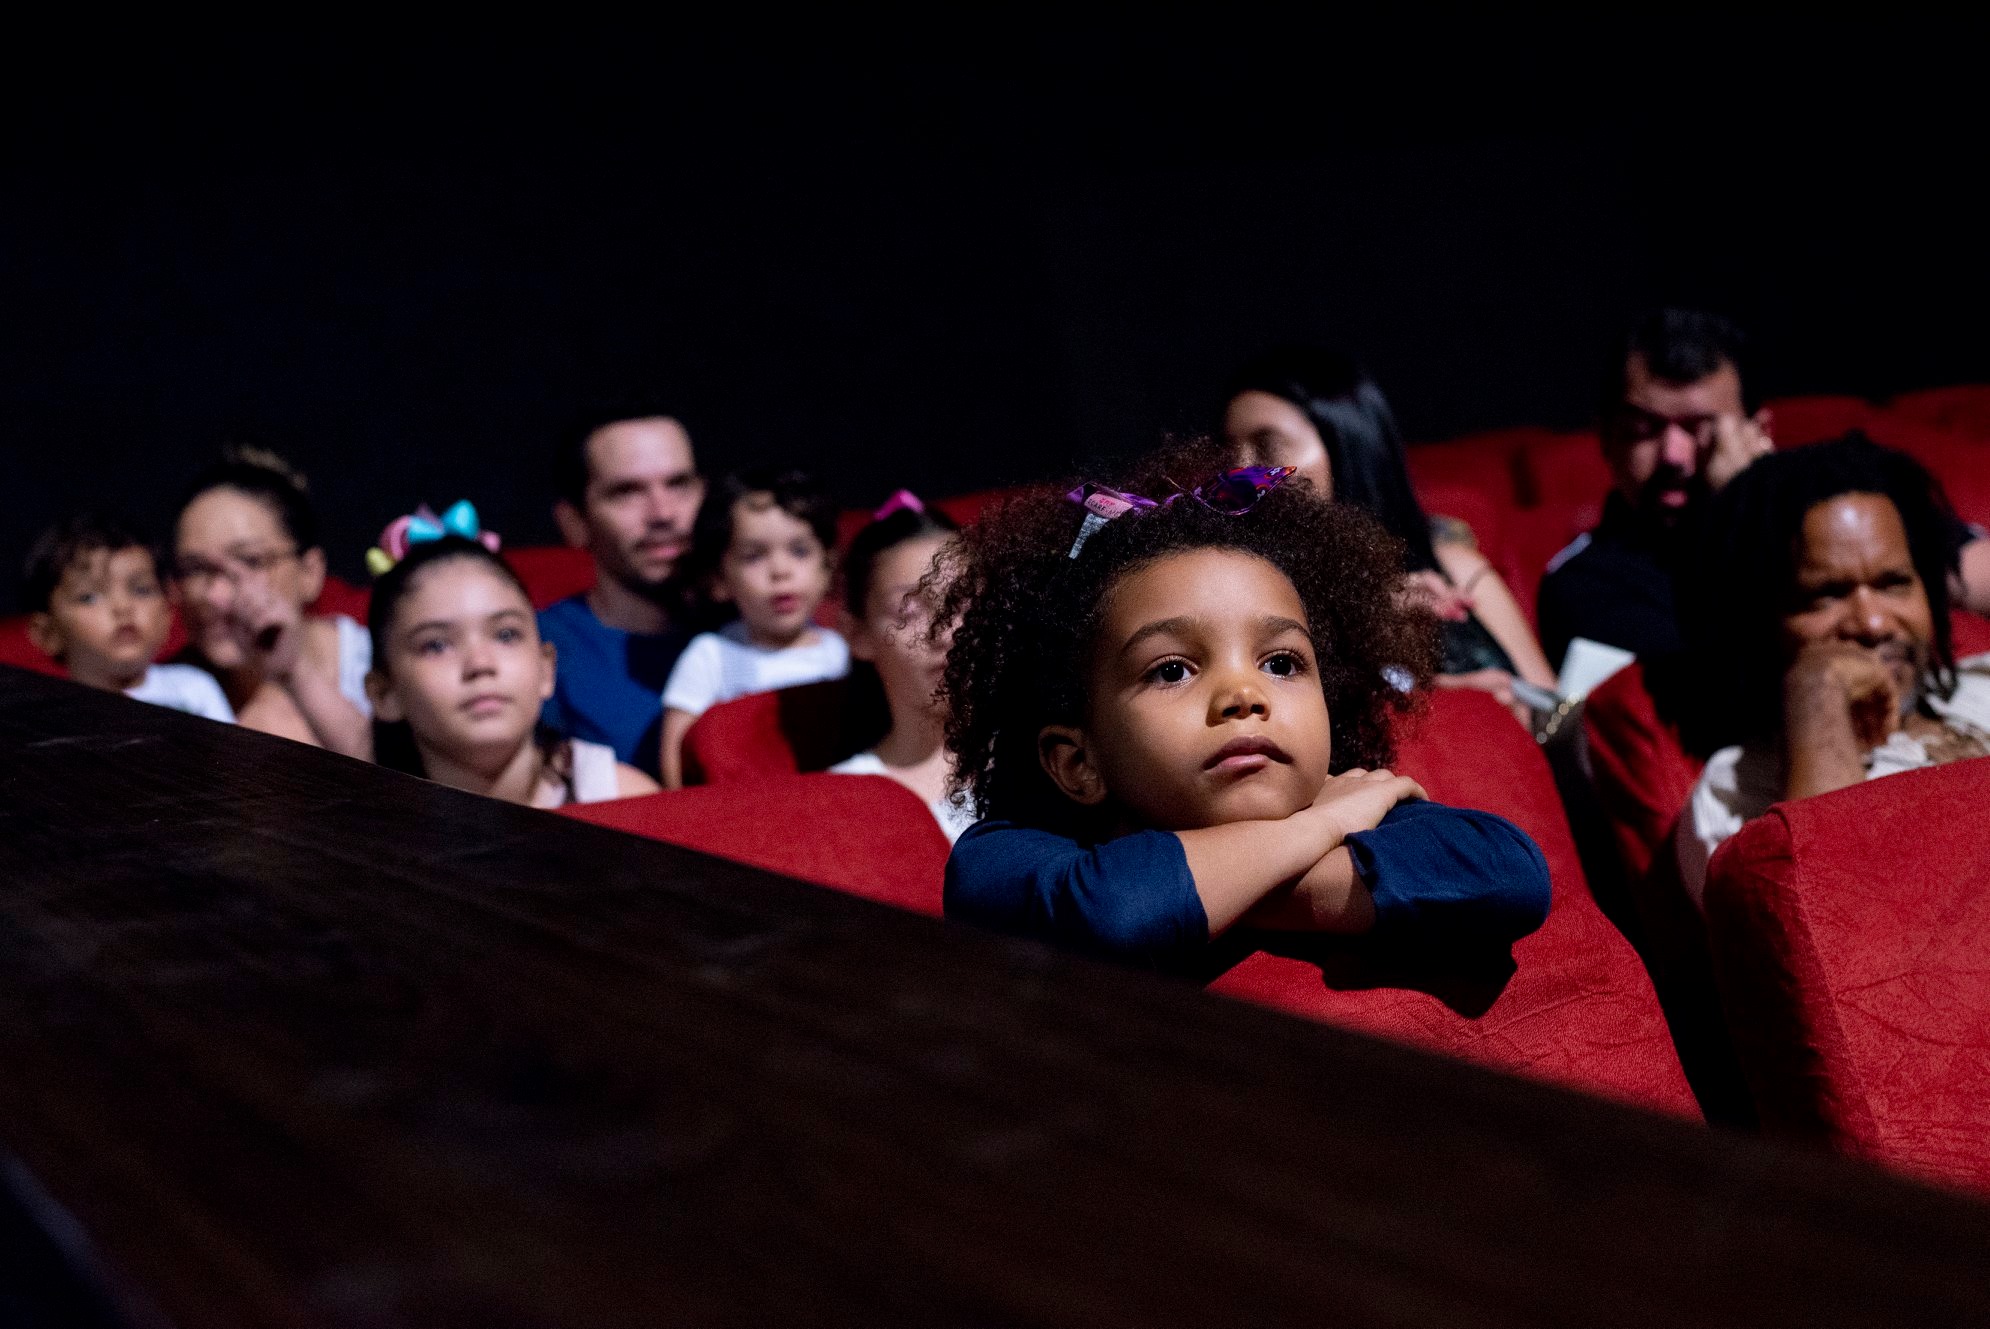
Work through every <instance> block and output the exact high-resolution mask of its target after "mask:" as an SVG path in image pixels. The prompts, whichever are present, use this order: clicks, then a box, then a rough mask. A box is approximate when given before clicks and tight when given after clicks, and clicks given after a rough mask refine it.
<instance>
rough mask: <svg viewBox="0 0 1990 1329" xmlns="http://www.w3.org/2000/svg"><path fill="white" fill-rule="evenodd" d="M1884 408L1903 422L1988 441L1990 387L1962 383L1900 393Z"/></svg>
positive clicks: (1988, 385)
mask: <svg viewBox="0 0 1990 1329" xmlns="http://www.w3.org/2000/svg"><path fill="white" fill-rule="evenodd" d="M1886 409H1887V411H1888V412H1889V413H1890V414H1893V415H1897V416H1900V417H1902V418H1903V419H1908V420H1915V421H1919V422H1920V423H1922V424H1927V425H1935V426H1937V427H1939V428H1942V429H1953V430H1959V431H1961V432H1962V433H1965V434H1974V435H1976V436H1977V437H1980V438H1990V384H1986V383H1963V384H1958V385H1957V386H1955V387H1952V388H1929V389H1927V390H1925V391H1922V392H1903V393H1901V394H1900V395H1899V396H1898V397H1895V398H1894V399H1893V400H1892V401H1890V402H1888V403H1887V404H1886Z"/></svg>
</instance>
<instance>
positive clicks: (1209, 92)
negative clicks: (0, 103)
mask: <svg viewBox="0 0 1990 1329" xmlns="http://www.w3.org/2000/svg"><path fill="white" fill-rule="evenodd" d="M962 21H963V20H961V19H959V18H958V17H957V16H956V17H954V18H952V19H950V21H949V26H946V27H944V28H942V27H933V28H930V29H917V28H895V29H892V30H889V31H887V30H881V29H880V30H869V31H856V30H851V29H845V28H837V29H823V30H819V31H799V30H794V29H792V28H787V27H784V26H782V24H781V23H780V22H778V21H776V20H774V19H773V18H772V17H769V18H768V19H767V22H766V24H765V25H764V29H763V30H761V31H756V32H753V33H750V34H749V33H746V32H743V31H733V32H729V33H717V32H706V33H698V34H690V33H683V32H679V33H675V34H672V35H669V36H667V37H658V36H656V35H654V34H650V35H640V36H639V35H636V34H626V35H623V36H620V37H610V36H602V37H600V38H598V39H593V40H590V41H587V42H563V41H558V40H546V41H537V42H535V41H532V40H528V39H527V38H526V37H523V36H517V37H509V36H490V37H484V38H478V39H475V40H470V41H465V42H456V43H443V42H438V41H429V42H413V43H410V42H407V41H398V40H397V41H395V42H392V43H389V42H386V41H384V40H382V41H379V42H377V43H372V42H368V41H366V40H362V38H361V37H360V36H359V35H356V34H351V33H348V34H345V35H341V36H338V37H325V36H321V37H319V38H318V39H315V40H311V41H303V40H289V41H283V42H276V41H270V42H265V43H260V44H255V43H242V44H238V45H236V46H233V47H228V48H219V49H217V48H215V47H212V46H211V45H208V46H201V47H199V48H195V47H194V45H193V44H191V43H189V42H186V41H185V40H183V39H178V38H175V37H174V36H173V35H172V34H161V35H160V36H159V37H158V39H157V40H156V41H146V40H143V39H140V38H131V39H128V42H127V44H125V45H122V46H119V47H116V48H114V49H104V48H102V47H98V46H80V45H79V46H71V47H59V48H57V47H51V48H49V49H46V50H39V51H37V50H29V49H27V48H22V49H18V50H16V51H14V52H13V53H12V54H11V60H12V62H13V68H11V69H10V71H9V72H10V78H9V80H8V81H7V84H6V90H5V91H4V93H0V99H4V109H5V125H4V130H0V133H4V139H0V153H4V157H0V162H3V163H4V181H5V192H4V203H5V206H4V210H0V298H4V311H5V313H4V318H3V319H0V437H4V441H5V448H6V453H5V455H6V459H7V472H8V482H7V483H6V484H5V485H4V486H0V551H4V553H5V555H6V557H7V558H8V560H9V561H10V562H11V561H12V560H14V559H15V558H16V557H17V556H18V554H19V552H20V551H22V550H23V549H24V548H25V546H26V543H27V541H28V539H29V538H30V536H31V534H32V532H33V529H34V528H35V527H36V526H38V525H39V524H40V523H41V522H42V521H44V520H46V519H47V518H48V517H49V516H50V515H52V514H53V513H54V512H56V511H58V510H60V509H62V508H65V507H69V506H73V505H78V504H83V503H96V504H103V505H109V506H112V507H123V508H126V509H129V510H132V511H135V512H136V513H137V515H139V516H141V517H142V518H145V519H148V520H151V521H153V522H155V523H163V522H164V520H165V518H166V517H167V515H168V513H169V511H170V506H171V502H172V497H173V494H174V492H175V491H176V490H177V489H178V488H179V486H180V485H182V484H183V483H184V482H185V479H186V477H187V476H188V475H189V474H190V473H191V472H192V471H193V470H194V469H195V468H196V467H197V466H198V465H199V464H200V463H201V462H203V461H205V460H206V459H207V458H209V457H210V456H212V455H213V453H214V452H215V450H216V449H217V448H218V446H219V445H220V443H221V442H222V441H224V440H225V439H230V438H254V439H259V440H262V441H265V442H268V443H270V444H272V445H274V446H277V447H278V448H280V449H281V450H283V451H285V452H287V453H288V454H290V455H291V456H292V457H293V458H294V459H295V460H296V461H297V462H298V464H299V465H300V466H301V467H302V468H303V469H305V470H306V471H307V472H309V473H310V474H311V476H312V478H313V482H314V487H315V489H316V491H317V493H318V495H319V499H320V503H321V506H322V508H323V509H324V513H325V517H326V522H327V527H328V531H329V535H330V539H331V542H332V547H331V553H332V561H333V564H334V567H335V568H336V569H338V570H340V571H343V572H345V573H347V574H355V573H356V572H357V570H358V566H359V556H360V553H361V551H362V550H363V549H364V547H365V546H366V544H367V543H369V542H370V540H371V537H372V536H373V534H374V533H375V532H376V531H377V530H378V529H379V527H380V525H381V524H382V523H383V522H384V521H385V520H386V519H388V518H389V517H391V516H393V515H394V514H396V513H398V512H401V511H405V510H406V509H407V508H409V507H410V506H412V505H413V504H414V503H415V502H416V501H418V500H423V499H426V500H428V501H430V502H432V503H437V504H440V503H445V502H448V501H450V500H453V499H454V498H456V497H458V496H468V497H470V498H473V499H474V500H476V501H477V503H478V504H479V505H480V506H481V507H482V508H483V509H484V510H485V513H486V517H487V521H488V523H489V524H490V525H491V526H493V527H495V528H496V529H498V530H500V531H502V532H504V533H505V535H506V536H507V537H508V538H510V539H511V540H513V541H514V542H519V543H534V542H541V541H546V540H549V539H551V538H552V526H551V522H550V519H549V517H548V515H547V512H546V501H547V494H546V478H545V477H546V455H547V452H548V449H549V447H550V446H551V440H552V439H553V438H554V437H555V435H556V433H557V431H558V429H559V428H560V426H561V424H562V422H563V421H565V420H567V419H568V418H569V417H570V416H571V415H572V414H573V413H574V412H575V411H576V410H577V409H580V408H581V406H582V405H583V404H584V403H585V402H587V401H589V400H591V399H594V398H597V397H599V396H603V395H618V396H619V395H623V394H626V393H628V392H629V391H631V390H638V389H639V390H644V391H651V392H654V393H655V394H656V395H657V397H658V399H659V400H662V401H666V402H668V403H671V404H672V405H674V407H675V408H676V409H678V410H679V412H680V413H681V414H682V415H683V417H684V418H685V419H686V421H687V422H688V423H689V424H690V426H691V428H692V430H693V433H694V435H695V437H696V439H697V441H698V444H699V447H700V451H701V455H702V459H703V460H704V462H705V463H706V465H707V467H708V468H712V469H720V468H723V467H725V466H727V465H728V464H733V463H742V464H743V463H751V462H760V461H778V462H798V463H807V464H810V465H813V466H815V467H817V468H819V469H820V470H821V471H823V472H824V473H826V474H827V475H828V476H829V478H830V479H831V481H832V482H833V484H834V486H835V487H836V489H837V490H838V491H839V492H840V493H841V494H842V496H843V497H844V498H846V499H847V500H848V501H850V502H852V503H866V502H874V501H876V500H877V499H878V498H881V497H882V496H883V495H884V494H885V493H886V492H888V491H889V490H890V489H892V488H894V487H896V486H898V485H900V484H906V485H910V486H912V487H914V488H916V489H921V490H924V491H928V492H944V491H948V490H963V489H970V488H978V487H982V486H986V485H991V484H998V483H1004V482H1010V481H1015V480H1018V479H1027V478H1034V477H1039V476H1044V475H1049V474H1054V473H1058V472H1062V471H1065V470H1067V469H1068V468H1070V467H1072V466H1074V465H1076V464H1077V463H1078V460H1079V459H1080V458H1082V457H1084V456H1087V455H1092V454H1099V453H1113V452H1123V451H1125V450H1128V449H1132V448H1137V447H1140V446H1143V445H1145V444H1146V443H1148V442H1150V441H1151V440H1153V439H1154V438H1155V437H1157V435H1158V434H1159V433H1160V432H1161V431H1162V430H1164V429H1170V428H1191V427H1195V426H1197V425H1198V424H1201V423H1203V422H1205V421H1206V419H1207V416H1208V412H1209V411H1210V409H1211V408H1212V406H1213V404H1214V400H1215V396H1216V394H1217V392H1218V391H1219V390H1220V387H1221V384H1222V382H1223V379H1224V377H1225V375H1226V374H1227V372H1228V371H1229V370H1230V369H1231V368H1232V367H1233V366H1234V364H1235V363H1236V362H1237V361H1238V360H1239V359H1240V358H1241V357H1243V356H1245V355H1247V354H1249V353H1251V352H1252V351H1254V350H1257V349H1260V348H1261V347H1263V346H1264V345H1266V344H1268V343H1271V342H1275V341H1280V340H1287V339H1292V338H1316V339H1323V340H1327V341H1330V342H1334V343H1338V344H1341V345H1346V346H1350V347H1353V348H1355V349H1357V350H1358V351H1359V352H1360V353H1361V354H1363V355H1364V356H1365V357H1366V358H1367V359H1368V360H1369V362H1370V364H1371V366H1372V367H1373V369H1374V370H1375V372H1376V373H1377V375H1378V376H1379V377H1380V378H1381V380H1382V382H1383V384H1384V386H1385V388H1387V389H1388V390H1389V391H1390V393H1391V394H1392V396H1393V397H1394V398H1395V400H1396V401H1397V403H1398V406H1399V409H1400V411H1401V413H1402V415H1403V417H1404V420H1405V422H1406V425H1407V427H1408V428H1409V430H1410V431H1411V433H1412V434H1413V435H1414V436H1416V437H1420V438H1434V437H1441V436H1444V435H1447V434H1451V433H1457V432H1461V431H1464V430H1468V429H1474V428H1480V427H1489V426H1496V425H1502V424H1511V423H1519V422H1527V421H1536V422H1541V423H1551V424H1570V425H1573V424H1578V423H1581V422H1582V421H1583V420H1584V419H1585V417H1586V415H1587V412H1588V408H1589V395H1590V383H1591V379H1592V376H1593V368H1594V363H1595V358H1596V353H1597V348H1598V346H1599V344H1600V343H1602V342H1603V341H1605V340H1606V339H1607V338H1608V336H1609V335H1610V334H1611V333H1612V332H1613V331H1614V330H1615V329H1616V328H1617V327H1618V326H1619V325H1620V324H1621V323H1622V322H1623V321H1624V319H1625V318H1626V317H1627V316H1628V315H1629V314H1630V313H1631V312H1632V311H1634V310H1635V309H1636V308H1638V307H1639V306H1641V305H1643V304H1645V303H1648V302H1652V301H1656V300H1694V301H1705V302H1711V303H1715V304H1717V305H1720V306H1722V307H1725V308H1727V309H1728V310H1730V311H1731V312H1733V313H1734V314H1736V315H1737V316H1738V317H1740V318H1741V319H1742V320H1743V321H1744V322H1745V323H1746V324H1747V325H1748V326H1750V327H1751V328H1752V329H1753V330H1754V332H1755V333H1756V335H1757V338H1758V341H1759V342H1760V343H1761V345H1762V350H1763V359H1762V364H1761V370H1762V373H1761V379H1760V381H1761V384H1762V386H1764V387H1765V388H1767V389H1768V390H1770V391H1772V392H1802V391H1852V392H1865V393H1884V392H1889V391H1893V390H1897V389H1900V388H1906V387H1916V386H1925V385H1930V384H1934V383H1939V382H1946V381H1958V380H1966V379H1982V378H1985V377H1986V376H1990V368H1986V351H1990V333H1986V331H1985V326H1984V321H1983V319H1982V317H1981V316H1980V313H1979V311H1980V310H1981V309H1982V308H1983V307H1984V304H1985V300H1984V297H1985V295H1986V294H1990V290H1987V289H1986V288H1990V281H1986V278H1985V272H1984V265H1983V263H1982V261H1981V258H1980V251H1981V239H1980V236H1981V231H1982V226H1981V221H1980V217H1979V216H1978V215H1977V214H1976V213H1975V212H1974V211H1972V210H1971V209H1970V208H1969V207H1967V206H1965V203H1964V200H1966V199H1972V198H1973V197H1974V195H1975V188H1974V186H1975V185H1976V179H1975V176H1976V175H1977V174H1978V173H1980V161H1981V150H1980V144H1981V140H1982V131H1983V129H1984V127H1985V126H1984V113H1983V111H1982V110H1981V109H1980V106H1981V104H1982V99H1981V97H1980V95H1979V91H1978V88H1977V84H1976V82H1975V80H1974V75H1973V74H1972V72H1971V69H1970V60H1971V52H1972V51H1976V50H1980V49H1981V47H1980V45H1979V44H1978V40H1977V39H1978V37H1979V36H1980V34H1979V33H1975V32H1970V33H1963V32H1957V31H1954V30H1938V29H1935V28H1934V27H1933V26H1932V25H1925V26H1924V27H1923V28H1921V29H1918V30H1909V29H1907V28H1901V29H1898V30H1889V31H1881V32H1875V31H1873V30H1871V29H1870V28H1858V29H1854V28H1849V27H1846V28H1830V27H1819V26H1817V25H1815V24H1805V25H1802V26H1797V25H1795V24H1794V22H1793V21H1791V20H1781V21H1775V22H1771V21H1768V20H1760V21H1756V22H1754V23H1753V25H1752V26H1748V27H1746V28H1742V29H1736V28H1735V27H1733V26H1732V25H1731V24H1725V23H1724V24H1723V26H1721V27H1720V28H1719V29H1718V30H1714V29H1711V28H1709V26H1708V25H1709V24H1710V23H1711V22H1712V20H1710V19H1708V18H1705V17H1697V18H1690V19H1689V18H1681V19H1680V20H1678V22H1677V24H1676V25H1675V27H1674V28H1673V29H1671V30H1666V31H1659V32H1656V33H1654V31H1653V29H1652V27H1651V26H1650V25H1649V24H1648V25H1646V26H1644V27H1641V28H1639V29H1629V28H1622V29H1618V28H1602V27H1583V28H1572V27H1571V26H1570V25H1569V24H1567V23H1561V22H1550V21H1549V20H1546V19H1530V20H1527V21H1525V22H1524V23H1519V24H1515V23H1512V22H1500V23H1494V22H1490V21H1486V22H1481V23H1478V24H1477V25H1476V26H1471V27H1464V28H1461V27H1459V26H1458V23H1457V21H1456V20H1454V19H1441V18H1435V17H1433V18H1429V19H1426V20H1421V21H1414V20H1412V21H1402V22H1398V23H1396V24H1394V25H1392V26H1389V27H1380V26H1345V25H1344V26H1341V27H1338V28H1334V29H1326V28H1314V29H1304V30H1301V29H1295V28H1292V27H1290V26H1289V25H1283V24H1281V25H1272V24H1269V23H1267V24H1266V25H1265V26H1261V27H1252V26H1249V25H1247V24H1246V23H1244V22H1243V21H1241V20H1240V21H1234V22H1228V23H1226V24H1225V25H1223V26H1220V27H1217V26H1209V25H1202V26H1174V27H1148V28H1143V29H1140V30H1138V31H1133V30H1128V29H1126V28H1124V27H1122V26H1113V25H1107V24H1104V23H1103V22H1101V23H1098V24H1095V25H1092V26H1084V25H1078V26H1068V25H1066V26H1057V27H1047V26H1031V27H1018V28H1016V29H1013V30H998V29H987V30H983V31H978V32H976V31H965V30H962V29H961V28H960V27H959V26H958V25H959V24H960V23H961V22H962ZM1660 26H1663V25H1660ZM5 594H6V595H7V596H8V597H9V598H10V599H11V594H12V587H11V586H8V587H7V588H6V592H5Z"/></svg>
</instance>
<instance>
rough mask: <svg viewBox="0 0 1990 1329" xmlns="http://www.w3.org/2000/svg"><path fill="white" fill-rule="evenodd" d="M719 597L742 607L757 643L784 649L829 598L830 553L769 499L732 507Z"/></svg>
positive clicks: (748, 498) (757, 497) (749, 500)
mask: <svg viewBox="0 0 1990 1329" xmlns="http://www.w3.org/2000/svg"><path fill="white" fill-rule="evenodd" d="M719 579H720V586H719V594H720V596H721V597H722V598H724V599H727V600H731V601H732V602H733V603H734V604H735V605H737V606H738V607H739V616H740V618H742V619H744V620H745V622H746V628H747V631H748V632H749V633H750V634H751V635H752V637H753V638H754V640H755V641H758V642H761V643H762V644H764V645H770V646H785V645H788V644H789V643H791V642H793V641H794V640H795V639H796V638H797V637H799V636H800V635H801V634H802V633H803V632H805V631H806V630H807V629H808V625H809V619H810V618H811V617H812V616H813V615H814V614H815V610H816V606H817V605H819V604H821V603H822V597H823V596H825V595H827V594H828V593H829V551H828V550H826V549H824V548H823V547H822V541H820V540H818V539H816V538H815V532H814V531H813V530H811V529H810V528H809V524H808V523H807V522H805V521H802V520H800V519H799V518H796V517H794V516H793V515H791V514H790V513H789V512H788V511H787V510H786V509H784V508H783V507H781V506H780V504H778V503H776V502H774V500H773V498H772V497H771V496H769V495H766V494H749V495H747V496H746V497H745V498H742V499H740V500H738V502H736V503H735V504H734V505H733V513H732V544H731V545H730V546H728V547H727V549H726V553H725V559H724V561H723V562H722V563H721V564H720V567H719Z"/></svg>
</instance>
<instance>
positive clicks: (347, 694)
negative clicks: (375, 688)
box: [332, 614, 373, 719]
mask: <svg viewBox="0 0 1990 1329" xmlns="http://www.w3.org/2000/svg"><path fill="white" fill-rule="evenodd" d="M332 625H333V626H334V627H336V628H337V629H338V632H339V694H340V695H341V696H343V697H344V698H345V699H346V700H347V701H349V702H351V703H352V704H353V705H354V706H355V707H356V708H357V709H358V711H359V713H360V714H361V715H364V716H366V717H367V718H368V719H371V718H372V716H373V699H372V698H371V697H368V696H367V695H366V675H367V673H368V671H369V670H371V669H372V668H373V634H371V633H369V632H368V631H367V630H366V629H365V628H363V627H361V626H360V625H359V623H358V621H357V620H354V619H350V618H347V617H346V616H345V615H344V614H339V615H337V616H335V617H334V618H333V619H332Z"/></svg>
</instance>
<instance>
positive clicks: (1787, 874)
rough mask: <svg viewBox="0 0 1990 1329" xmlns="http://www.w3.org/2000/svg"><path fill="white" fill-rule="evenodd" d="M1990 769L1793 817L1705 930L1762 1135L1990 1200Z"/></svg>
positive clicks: (1716, 880)
mask: <svg viewBox="0 0 1990 1329" xmlns="http://www.w3.org/2000/svg"><path fill="white" fill-rule="evenodd" d="M1986 809H1990V760H1977V761H1967V762H1957V763H1955V764H1953V765H1949V766H1944V767H1939V768H1937V769H1934V770H1929V771H1913V772H1909V773H1907V774H1904V775H1893V776H1888V777H1886V778H1884V779H1880V780H1872V781H1868V782H1866V783H1864V784H1859V785H1854V786H1852V787H1851V788H1848V789H1841V790H1839V791H1838V792H1836V793H1833V794H1826V795H1823V796H1822V797H1818V798H1811V799H1804V800H1801V801H1799V802H1795V803H1782V804H1778V805H1777V806H1776V807H1774V808H1772V809H1771V810H1770V811H1769V812H1768V813H1767V814H1766V815H1765V816H1762V817H1759V818H1757V819H1756V820H1754V821H1752V822H1750V823H1749V824H1748V825H1747V826H1745V827H1743V828H1742V830H1741V831H1740V833H1738V834H1737V835H1735V836H1734V838H1733V839H1731V840H1730V841H1729V842H1728V843H1727V844H1725V845H1723V846H1722V847H1721V849H1720V851H1719V852H1718V853H1717V854H1715V856H1714V861H1713V864H1712V866H1711V868H1710V870H1709V874H1708V882H1707V897H1706V898H1707V924H1708V929H1709V934H1710V938H1711V941H1712V945H1713V952H1714V958H1715V963H1716V967H1717V972H1718V973H1719V975H1720V978H1721V982H1722V990H1723V993H1724V994H1725V996H1726V999H1727V1005H1728V1010H1729V1019H1730V1024H1731V1027H1732V1029H1733V1031H1734V1036H1735V1046H1736V1051H1737V1052H1738V1053H1739V1054H1740V1056H1741V1059H1742V1065H1743V1067H1744V1069H1745V1070H1746V1072H1747V1074H1748V1078H1749V1083H1750V1086H1751V1088H1752V1089H1753V1090H1754V1092H1755V1096H1756V1100H1757V1107H1758V1108H1759V1110H1760V1112H1761V1116H1762V1120H1763V1124H1764V1125H1765V1126H1766V1127H1769V1128H1771V1129H1774V1130H1777V1131H1779V1132H1782V1133H1785V1134H1790V1135H1796V1136H1800V1137H1804V1138H1808V1139H1812V1140H1816V1141H1819V1142H1822V1143H1826V1144H1829V1145H1831V1146H1833V1147H1835V1148H1838V1149H1841V1150H1843V1151H1845V1152H1848V1153H1854V1154H1861V1155H1864V1156H1866V1157H1869V1158H1873V1159H1876V1160H1879V1161H1882V1162H1886V1163H1890V1164H1892V1165H1894V1166H1897V1167H1902V1168H1906V1169H1909V1170H1911V1171H1915V1172H1919V1173H1922V1174H1924V1175H1927V1176H1929V1177H1935V1178H1940V1179H1943V1180H1947V1181H1950V1182H1954V1183H1960V1184H1963V1185H1968V1186H1973V1187H1976V1188H1978V1189H1980V1190H1985V1191H1990V963H1986V957H1990V816H1986V815H1985V812H1986Z"/></svg>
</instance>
